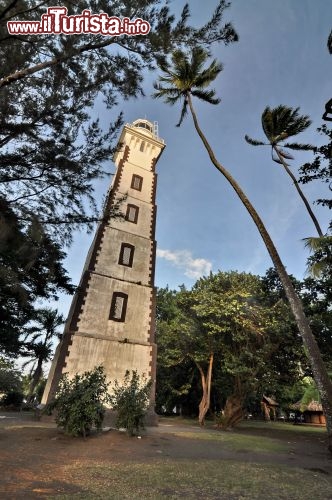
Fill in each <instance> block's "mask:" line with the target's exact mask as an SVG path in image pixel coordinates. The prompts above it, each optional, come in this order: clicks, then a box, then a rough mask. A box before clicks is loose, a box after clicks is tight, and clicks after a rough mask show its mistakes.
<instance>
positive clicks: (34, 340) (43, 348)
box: [22, 308, 65, 402]
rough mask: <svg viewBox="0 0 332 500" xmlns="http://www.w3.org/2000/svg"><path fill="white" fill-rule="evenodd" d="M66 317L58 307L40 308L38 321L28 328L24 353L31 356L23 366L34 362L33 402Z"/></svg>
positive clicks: (31, 391)
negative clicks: (44, 368)
mask: <svg viewBox="0 0 332 500" xmlns="http://www.w3.org/2000/svg"><path fill="white" fill-rule="evenodd" d="M64 320H65V319H64V317H63V315H62V314H59V313H58V311H57V309H49V308H45V309H38V310H37V314H36V323H35V324H34V325H33V326H32V327H31V328H29V329H28V330H27V334H26V337H25V339H24V342H23V348H24V351H23V353H22V354H23V355H24V356H29V357H30V359H29V360H28V361H26V362H25V363H24V364H23V366H24V367H25V366H27V365H29V364H31V363H32V369H31V381H30V385H29V391H28V396H27V400H28V402H32V400H33V398H34V393H35V389H36V387H37V385H38V383H39V381H40V379H41V377H42V375H43V365H44V363H46V362H47V361H49V360H50V359H51V357H52V354H53V343H52V341H53V338H54V337H55V336H59V334H58V327H59V326H61V325H62V324H63V323H64Z"/></svg>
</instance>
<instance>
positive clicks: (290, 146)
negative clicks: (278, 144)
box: [283, 142, 315, 151]
mask: <svg viewBox="0 0 332 500" xmlns="http://www.w3.org/2000/svg"><path fill="white" fill-rule="evenodd" d="M283 147H284V148H288V149H294V150H296V151H313V150H314V149H315V146H313V145H312V144H299V143H298V142H287V143H285V144H283Z"/></svg>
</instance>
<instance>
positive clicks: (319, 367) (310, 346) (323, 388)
mask: <svg viewBox="0 0 332 500" xmlns="http://www.w3.org/2000/svg"><path fill="white" fill-rule="evenodd" d="M187 102H188V104H189V107H190V111H191V114H192V117H193V121H194V125H195V129H196V131H197V133H198V135H199V137H200V138H201V140H202V142H203V144H204V147H205V149H206V151H207V152H208V155H209V157H210V159H211V161H212V163H213V165H214V166H215V167H216V168H217V170H219V172H220V173H221V174H222V175H223V176H224V177H225V178H226V179H227V181H228V182H229V183H230V185H231V186H232V188H233V189H234V191H235V192H236V194H237V195H238V197H239V198H240V200H241V201H242V203H243V205H244V206H245V207H246V209H247V211H248V212H249V214H250V216H251V218H252V220H253V221H254V223H255V225H256V227H257V229H258V231H259V233H260V235H261V237H262V239H263V241H264V244H265V246H266V249H267V251H268V252H269V254H270V257H271V259H272V262H273V264H274V267H275V268H276V271H277V273H278V275H279V278H280V281H281V283H282V285H283V288H284V290H285V293H286V296H287V298H288V301H289V304H290V307H291V310H292V312H293V315H294V317H295V320H296V323H297V326H298V329H299V332H300V334H301V337H302V340H303V343H304V346H305V349H306V353H307V356H308V358H309V361H310V365H311V369H312V372H313V375H314V379H315V382H316V384H317V387H318V389H319V392H320V395H321V400H322V405H323V408H324V412H325V415H326V427H327V432H328V448H329V450H330V452H331V453H332V383H331V380H330V378H329V375H328V373H327V370H326V367H325V365H324V362H323V360H322V357H321V353H320V350H319V348H318V345H317V342H316V339H315V337H314V335H313V333H312V331H311V328H310V325H309V322H308V319H307V318H306V316H305V314H304V311H303V306H302V302H301V300H300V299H299V297H298V295H297V293H296V291H295V289H294V287H293V284H292V281H291V280H290V278H289V276H288V274H287V272H286V269H285V266H284V265H283V263H282V261H281V259H280V257H279V254H278V252H277V249H276V247H275V245H274V243H273V241H272V239H271V237H270V235H269V233H268V231H267V229H266V228H265V226H264V223H263V221H262V219H261V218H260V216H259V215H258V213H257V212H256V210H255V208H254V206H253V205H252V204H251V202H250V201H249V199H248V198H247V196H246V194H245V193H244V191H243V190H242V189H241V187H240V186H239V184H238V183H237V182H236V181H235V179H234V178H233V177H232V176H231V174H230V173H229V172H228V170H226V169H225V168H224V167H223V166H222V165H221V164H220V163H219V162H218V160H217V159H216V157H215V155H214V152H213V150H212V148H211V146H210V144H209V143H208V141H207V139H206V137H205V135H204V134H203V132H202V130H201V129H200V127H199V124H198V121H197V117H196V113H195V111H194V108H193V105H192V101H191V96H190V94H189V93H188V94H187Z"/></svg>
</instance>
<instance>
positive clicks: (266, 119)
mask: <svg viewBox="0 0 332 500" xmlns="http://www.w3.org/2000/svg"><path fill="white" fill-rule="evenodd" d="M310 125H311V120H310V119H309V117H308V116H306V115H302V116H301V115H300V114H299V108H295V109H293V108H289V107H288V106H284V105H282V104H281V105H279V106H277V107H276V108H270V107H269V106H267V107H266V108H265V109H264V111H263V114H262V128H263V131H264V133H265V135H266V138H267V140H268V141H269V142H268V143H266V142H263V141H257V140H255V139H251V138H250V137H249V136H248V135H246V136H245V140H246V141H247V142H248V143H249V144H251V145H252V146H271V147H272V155H273V153H274V152H275V153H276V152H277V150H278V151H279V153H280V155H281V157H282V158H286V159H288V160H292V159H293V157H292V156H291V155H290V154H288V153H286V152H285V151H284V150H283V149H281V147H280V146H282V147H284V148H288V149H296V150H302V151H303V150H304V151H308V150H311V149H313V146H311V145H310V144H299V143H297V142H287V143H284V141H285V140H286V139H288V138H289V137H293V136H294V135H297V134H300V133H301V132H303V131H304V130H306V129H307V128H308V127H309V126H310ZM281 143H282V144H281ZM272 157H273V160H274V161H276V162H277V163H281V161H280V159H279V158H276V157H275V156H274V155H273V156H272Z"/></svg>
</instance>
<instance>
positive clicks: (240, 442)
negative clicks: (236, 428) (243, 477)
mask: <svg viewBox="0 0 332 500" xmlns="http://www.w3.org/2000/svg"><path fill="white" fill-rule="evenodd" d="M174 434H175V435H176V436H179V437H184V438H189V439H204V440H211V441H215V442H216V443H222V444H223V445H224V446H225V447H226V448H228V449H231V450H233V451H250V452H269V453H270V452H287V451H288V450H289V446H288V445H287V444H286V443H281V442H280V441H277V440H276V439H272V438H269V437H266V436H264V437H262V436H250V435H245V434H236V433H234V432H228V431H214V432H213V431H205V430H202V432H201V433H199V432H186V431H183V432H182V431H180V432H175V433H174Z"/></svg>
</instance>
